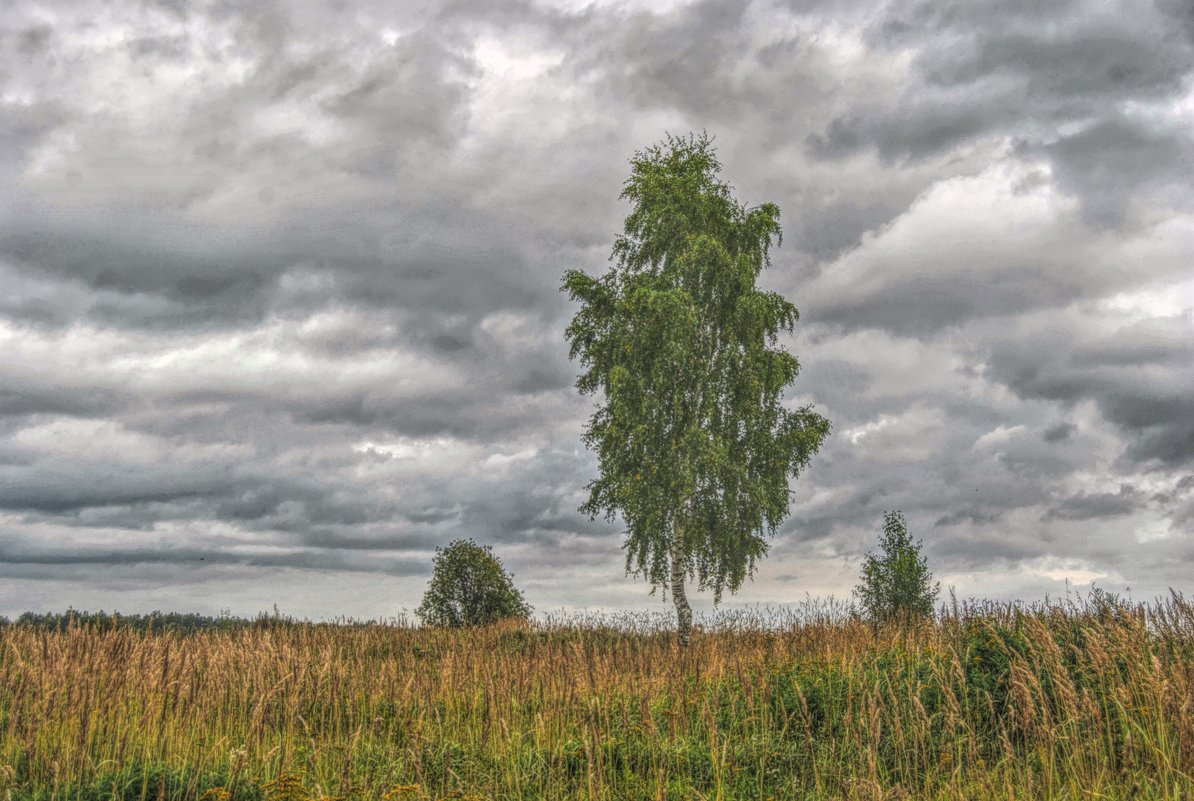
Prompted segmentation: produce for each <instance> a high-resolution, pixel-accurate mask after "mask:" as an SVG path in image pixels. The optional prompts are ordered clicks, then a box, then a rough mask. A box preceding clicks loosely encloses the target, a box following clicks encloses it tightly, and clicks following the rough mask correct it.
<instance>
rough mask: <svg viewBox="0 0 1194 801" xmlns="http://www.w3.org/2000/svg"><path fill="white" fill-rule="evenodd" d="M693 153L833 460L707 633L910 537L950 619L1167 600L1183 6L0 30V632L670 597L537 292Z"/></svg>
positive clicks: (1180, 267) (114, 21)
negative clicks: (1062, 598) (1029, 608)
mask: <svg viewBox="0 0 1194 801" xmlns="http://www.w3.org/2000/svg"><path fill="white" fill-rule="evenodd" d="M702 129H704V130H708V131H709V132H710V133H713V134H715V135H716V137H717V142H718V145H719V147H720V152H721V156H722V160H723V162H724V163H725V165H726V175H727V177H728V178H729V180H731V181H732V182H733V183H734V185H735V187H736V190H737V193H738V195H739V197H740V198H741V199H743V200H744V201H746V202H748V203H752V204H753V203H759V202H763V201H772V202H775V203H777V204H779V205H780V207H781V209H782V210H783V224H784V229H785V234H786V236H785V239H784V245H783V248H782V249H781V250H779V251H778V252H777V254H776V256H777V258H776V261H775V266H774V267H773V269H772V270H771V271H770V272H769V273H768V274H767V275H766V276H765V278H764V280H765V282H766V283H767V284H768V286H769V287H770V288H773V289H777V290H779V291H781V292H783V293H784V294H785V295H787V296H788V297H790V298H791V299H792V300H793V301H794V302H795V303H796V304H797V306H798V307H799V308H800V309H801V311H802V314H803V317H802V322H801V323H800V325H799V328H798V333H797V335H796V336H795V337H794V338H793V339H792V341H791V342H789V343H788V344H789V345H790V347H791V348H792V349H793V350H794V351H795V352H796V353H797V355H798V356H799V357H800V359H801V362H802V364H803V365H804V371H803V373H802V375H801V377H800V378H799V379H798V381H797V384H796V386H795V387H794V389H793V391H792V392H791V393H790V401H791V402H792V403H794V404H803V403H809V402H811V403H815V404H816V405H817V407H818V410H819V411H821V412H822V413H824V414H826V416H828V417H829V418H830V419H831V420H832V421H833V423H834V426H835V430H834V434H833V435H832V437H831V439H830V441H829V443H828V445H827V447H826V448H825V449H824V451H823V452H822V453H821V454H820V455H818V456H817V457H816V458H815V459H814V461H813V464H812V466H811V468H810V469H809V471H808V472H807V474H806V475H805V476H804V477H802V479H801V480H800V481H799V482H798V483H797V484H796V485H794V487H793V488H794V490H795V494H794V496H793V498H794V503H793V510H792V515H791V518H790V519H789V521H788V523H787V524H786V525H785V527H784V528H783V530H782V532H781V534H780V536H779V537H778V538H777V539H776V540H775V542H774V543H773V550H772V555H771V556H770V557H769V559H768V560H767V562H766V563H765V564H764V566H763V568H762V570H761V571H760V573H759V575H758V576H757V577H756V579H755V581H754V582H753V583H752V584H749V585H748V586H747V587H746V588H744V590H743V592H742V593H741V594H740V596H739V597H738V598H736V599H730V602H740V601H745V602H773V603H782V602H788V601H794V600H799V599H802V598H804V597H805V595H806V593H808V594H812V595H825V594H829V593H836V594H838V595H839V596H841V595H843V594H846V593H848V592H849V590H850V587H851V586H852V585H853V583H854V580H855V578H856V575H857V571H858V563H859V559H860V557H861V555H862V553H863V552H864V551H865V550H867V548H869V547H871V546H872V544H873V542H874V540H875V536H876V533H877V530H878V527H879V525H880V523H881V521H882V512H883V511H884V510H886V509H897V508H898V509H902V510H903V511H904V512H905V513H906V515H907V517H908V520H909V523H910V526H911V527H912V529H913V530H914V533H915V534H916V535H917V536H919V537H923V539H924V542H925V544H926V549H927V553H928V556H929V559H930V564H931V566H932V567H933V568H934V569H935V570H936V572H937V574H938V577H939V578H941V579H942V580H943V582H944V583H946V584H953V585H956V587H957V588H958V591H959V594H961V595H971V594H975V595H991V596H997V597H1015V596H1022V597H1033V598H1035V597H1041V596H1043V595H1045V594H1047V593H1048V594H1053V595H1057V594H1059V593H1064V592H1065V589H1066V582H1067V581H1069V582H1070V583H1071V584H1078V585H1082V584H1086V583H1088V582H1090V581H1092V580H1094V581H1097V582H1098V583H1099V584H1101V585H1102V586H1105V587H1107V588H1108V589H1112V590H1122V589H1123V588H1124V587H1131V592H1132V594H1133V595H1134V596H1135V597H1150V596H1151V595H1153V594H1156V593H1161V592H1164V591H1165V590H1166V588H1168V587H1170V586H1173V587H1175V588H1178V589H1186V590H1189V589H1192V588H1191V587H1190V585H1189V581H1188V576H1189V575H1191V568H1192V567H1194V541H1192V540H1191V537H1190V535H1191V533H1194V479H1192V478H1191V476H1192V475H1194V401H1191V398H1194V370H1192V369H1191V367H1192V366H1194V273H1191V267H1190V265H1191V264H1194V186H1192V185H1191V181H1190V176H1191V175H1194V134H1192V133H1191V132H1192V131H1194V14H1192V13H1191V11H1190V8H1189V5H1188V4H1187V3H1182V2H1169V1H1168V0H1157V2H1155V3H1151V4H1141V3H1138V2H1132V3H1128V2H1124V3H1115V2H1110V3H1091V2H1080V1H1079V0H1073V1H1072V2H1062V3H1048V4H1031V3H1018V2H1012V0H1003V1H1002V2H994V1H992V2H977V3H976V2H970V1H967V2H958V3H942V2H932V3H924V4H921V5H915V4H913V5H909V4H890V5H888V4H882V3H867V2H852V3H823V4H818V3H783V2H751V3H747V4H740V5H737V6H727V5H726V4H724V3H718V2H713V1H712V0H708V1H707V2H696V3H678V4H675V5H669V6H666V7H665V6H661V5H659V4H646V3H643V4H641V5H640V4H634V3H620V4H617V5H588V6H576V7H573V6H571V5H569V4H567V3H550V4H549V3H546V2H542V3H536V2H529V1H524V0H511V2H501V3H493V4H486V5H485V7H484V9H483V10H479V9H477V8H472V7H470V4H460V3H451V2H444V3H440V4H431V5H421V6H418V7H414V6H410V7H407V6H404V5H403V4H397V5H395V4H393V3H374V2H369V1H367V0H363V1H362V2H356V3H349V4H344V3H330V4H326V5H316V4H305V5H303V6H302V7H301V8H300V7H299V6H296V5H293V4H283V3H276V4H272V5H271V4H268V3H266V4H256V5H254V7H253V10H252V11H251V12H249V11H243V10H240V9H239V8H237V7H236V6H234V5H228V4H224V3H214V2H213V3H193V4H190V3H188V4H177V3H171V2H165V1H164V0H163V1H162V2H156V3H155V2H124V3H121V2H118V3H98V2H96V3H88V2H80V3H59V4H48V5H41V4H34V3H26V4H22V5H21V6H20V7H18V8H14V9H11V10H10V13H8V14H6V15H5V18H4V19H3V21H0V288H2V291H0V614H13V613H18V612H20V611H22V610H24V609H61V608H64V607H66V606H68V605H73V606H75V607H77V608H80V607H90V608H98V607H105V608H109V609H110V608H113V607H117V608H120V609H122V610H127V611H138V610H148V609H153V608H162V609H182V610H197V611H207V612H211V611H216V610H218V609H222V608H230V609H233V610H234V611H236V612H240V613H252V612H256V611H258V610H259V609H264V608H268V607H269V606H270V605H271V604H274V603H277V604H278V605H279V606H280V607H282V608H283V610H284V611H288V612H292V613H295V614H300V615H308V616H312V617H334V616H337V615H353V616H378V615H391V614H396V613H397V612H398V611H399V610H400V609H401V608H403V607H406V608H410V607H413V606H414V605H416V604H417V603H418V599H419V596H420V594H421V592H422V589H423V587H424V584H425V579H426V576H427V573H428V570H429V565H430V554H431V553H432V551H433V550H434V548H435V547H436V546H437V545H441V544H444V543H446V542H447V541H449V540H450V539H452V538H455V537H459V536H471V537H475V538H476V539H478V540H480V541H484V542H489V543H493V544H495V546H496V548H497V551H498V552H499V554H500V555H502V556H503V558H504V559H505V560H506V562H507V564H508V566H510V567H511V568H512V569H513V571H514V572H515V574H516V581H517V582H518V583H519V584H520V585H521V586H523V587H525V589H526V594H527V597H528V600H529V601H530V602H531V603H532V604H534V605H535V606H536V607H537V608H539V609H541V610H550V609H559V608H577V607H586V606H588V607H605V608H627V607H641V606H645V605H648V604H656V603H658V602H659V601H658V599H652V598H650V597H649V596H647V594H646V588H645V587H644V586H643V585H641V584H637V583H635V582H633V581H632V580H630V579H628V578H626V577H625V576H624V575H623V557H622V555H621V552H620V536H619V530H618V527H617V526H616V525H613V524H606V523H604V522H602V521H597V522H590V521H588V520H586V519H585V518H583V517H582V516H581V515H579V514H578V513H577V511H576V507H577V506H578V504H579V503H580V502H581V500H582V498H583V487H584V485H585V483H586V482H587V481H588V480H589V479H590V478H591V477H592V476H593V471H594V470H595V462H594V459H593V458H592V457H591V455H590V454H588V453H587V452H585V450H584V449H583V446H582V445H581V443H580V431H581V427H582V425H583V422H584V420H585V418H586V416H587V415H588V414H589V412H590V406H589V401H588V400H587V399H583V398H581V397H579V396H578V395H577V393H576V392H575V390H574V389H573V388H572V381H573V378H574V376H575V366H574V365H571V364H569V362H568V360H567V352H566V347H565V343H564V341H563V336H562V331H563V327H564V325H565V324H566V322H567V320H568V318H569V316H570V314H571V311H572V310H571V309H570V308H569V306H568V304H567V302H566V300H565V298H564V297H563V296H561V295H560V294H559V292H558V286H559V280H560V276H561V274H562V272H563V271H564V269H566V268H570V267H581V268H584V269H587V270H589V271H591V272H594V273H596V272H599V271H601V270H603V269H605V266H606V259H607V257H608V255H609V248H610V245H611V244H612V241H613V237H614V236H615V235H616V234H617V233H618V231H619V230H620V227H621V219H622V217H623V216H624V215H625V213H626V211H627V210H626V208H625V207H624V206H623V205H621V204H620V203H619V202H618V200H617V196H618V193H619V191H620V187H621V183H622V181H623V180H624V179H625V177H626V173H627V168H628V164H627V160H628V159H629V157H630V156H631V155H632V154H633V152H634V151H635V150H636V149H637V148H641V147H643V146H646V145H648V144H651V143H652V142H655V141H657V140H659V139H660V138H661V137H662V136H663V134H664V133H665V132H668V131H670V132H673V133H682V132H685V131H688V130H702Z"/></svg>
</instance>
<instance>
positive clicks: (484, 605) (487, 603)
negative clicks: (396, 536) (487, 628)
mask: <svg viewBox="0 0 1194 801" xmlns="http://www.w3.org/2000/svg"><path fill="white" fill-rule="evenodd" d="M415 614H416V615H418V617H419V620H421V621H422V622H423V624H424V625H426V626H448V627H451V628H460V627H464V626H484V625H487V624H489V623H496V622H497V621H499V620H507V619H509V618H518V619H526V618H527V617H529V616H530V614H531V607H530V606H528V605H527V602H526V601H525V600H524V599H523V597H522V593H521V592H519V591H518V589H517V588H516V587H515V586H514V581H513V579H512V578H511V576H510V574H509V573H507V572H506V570H505V568H504V567H503V566H502V562H501V560H500V559H498V558H497V557H496V556H494V555H493V549H492V548H490V546H488V545H478V544H477V543H475V542H473V541H472V540H456V541H454V542H452V543H451V544H449V545H448V547H446V548H436V550H435V559H434V561H433V562H432V570H431V582H430V583H429V584H428V585H427V592H426V593H425V594H424V595H423V602H422V603H421V604H419V608H418V609H416V610H415Z"/></svg>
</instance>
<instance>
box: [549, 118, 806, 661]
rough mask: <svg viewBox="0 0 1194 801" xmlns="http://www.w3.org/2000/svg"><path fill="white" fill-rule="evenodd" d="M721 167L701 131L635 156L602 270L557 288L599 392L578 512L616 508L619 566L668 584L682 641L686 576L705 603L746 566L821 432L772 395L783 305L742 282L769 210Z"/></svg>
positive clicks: (773, 218)
mask: <svg viewBox="0 0 1194 801" xmlns="http://www.w3.org/2000/svg"><path fill="white" fill-rule="evenodd" d="M720 170H721V164H720V163H719V162H718V160H717V157H716V151H715V149H714V147H713V144H712V140H711V139H710V138H709V137H708V136H707V135H704V134H702V135H700V136H693V135H689V136H687V137H679V138H678V137H672V136H668V137H667V139H666V140H665V141H664V142H661V143H659V144H656V145H653V146H652V147H649V148H647V149H646V150H641V151H639V152H637V153H636V154H635V156H634V158H633V159H632V160H631V175H630V178H629V179H628V180H627V181H626V183H625V186H624V189H623V191H622V195H621V197H622V198H623V199H626V200H629V201H630V202H631V203H632V204H633V209H632V211H631V213H630V216H628V217H627V218H626V223H625V230H624V233H623V234H622V235H621V236H619V237H618V238H617V239H616V241H615V243H614V246H613V255H612V256H611V261H612V262H613V266H612V267H611V268H610V269H609V271H608V272H606V273H605V275H603V276H602V277H600V278H594V277H592V276H589V275H587V274H586V273H584V272H582V271H580V270H569V271H568V272H566V273H565V275H564V282H563V287H562V289H563V290H564V291H566V292H568V294H569V296H570V297H571V298H572V299H573V300H576V301H580V303H581V308H580V310H579V311H578V312H577V313H576V316H575V317H574V318H573V320H572V322H571V324H570V325H569V326H568V328H567V331H566V337H567V339H568V341H569V343H570V346H571V351H570V356H571V358H573V359H579V361H580V363H581V365H582V367H583V368H584V369H583V372H582V373H581V375H580V377H579V378H578V379H577V382H576V386H577V389H579V390H580V392H581V393H583V394H593V395H595V394H597V393H598V392H600V393H602V395H603V396H604V403H602V404H600V405H599V406H598V408H597V410H596V411H595V412H594V414H593V415H592V417H591V418H590V420H589V422H588V425H587V427H586V429H585V434H584V441H585V444H586V445H588V446H589V447H590V448H593V449H594V450H595V451H596V452H597V456H598V460H599V471H600V475H599V476H598V478H596V479H595V480H593V481H592V482H591V483H590V484H589V485H588V490H589V498H588V501H587V502H586V503H585V504H584V505H583V506H581V507H580V510H581V511H582V512H585V513H587V514H588V515H589V516H590V518H591V519H595V518H596V517H597V515H599V514H602V515H604V517H605V518H606V519H607V520H612V519H613V517H614V515H615V514H617V513H619V512H620V513H621V515H622V517H623V520H624V522H625V524H626V532H625V543H624V547H625V549H626V571H627V573H630V574H634V575H637V576H640V577H643V578H645V579H646V580H647V581H649V582H650V583H651V585H652V592H654V591H655V590H656V589H658V588H660V587H668V588H670V590H671V594H672V601H673V603H674V604H675V607H676V617H677V622H678V631H679V641H680V643H681V644H682V645H687V643H688V641H689V638H690V635H691V630H692V610H691V608H690V607H689V604H688V598H687V594H686V591H685V587H684V581H685V579H686V578H692V579H695V580H696V581H697V582H698V587H699V589H701V590H712V591H713V594H714V601H715V602H719V601H720V600H721V595H722V593H723V592H724V591H725V590H727V589H728V590H729V591H730V592H734V591H736V590H737V589H738V588H739V587H740V586H741V585H742V582H743V580H744V579H745V578H747V577H748V576H750V575H752V573H753V571H754V569H755V564H756V562H757V560H758V559H759V558H760V557H762V556H763V555H764V554H765V553H766V552H767V542H766V539H765V537H766V536H770V535H773V534H774V533H775V529H776V527H777V526H778V525H779V523H780V522H781V521H782V519H783V518H784V517H785V516H786V515H787V512H788V504H789V489H788V478H789V477H795V476H797V475H798V474H799V473H800V471H801V469H803V468H804V467H805V466H807V464H808V462H809V459H810V457H811V456H812V455H813V453H815V452H816V451H817V449H818V448H819V447H820V445H821V442H822V440H823V439H824V438H825V436H826V435H827V434H828V433H829V421H827V420H826V419H825V418H823V417H821V416H820V415H818V414H816V413H815V412H813V411H812V409H811V407H807V406H806V407H802V408H798V409H788V408H785V407H784V406H783V405H782V404H781V402H780V401H781V396H782V394H783V390H784V388H785V387H787V386H788V385H789V384H791V383H792V381H793V380H794V379H795V378H796V374H797V372H798V371H799V369H800V365H799V363H798V362H797V360H796V357H795V356H793V355H792V354H791V353H789V352H788V351H786V350H785V349H784V348H782V347H777V346H776V341H777V339H778V337H779V335H780V334H781V333H783V332H788V333H790V332H791V331H792V329H793V326H794V325H795V323H796V320H797V317H798V313H797V311H796V308H795V306H793V305H792V304H791V303H789V302H788V301H787V300H785V299H784V298H783V297H781V296H780V295H778V294H776V293H774V292H764V291H761V290H759V289H757V288H756V286H755V281H756V279H757V278H758V277H759V274H760V272H761V271H762V270H763V268H764V267H767V266H770V248H771V245H772V242H773V241H775V242H776V243H777V244H778V242H779V240H780V237H781V231H780V225H779V208H778V207H776V206H775V205H774V204H771V203H765V204H763V205H761V206H756V207H753V208H747V207H746V206H744V205H742V204H741V203H739V202H738V201H737V200H735V199H734V197H733V194H732V190H731V187H730V186H729V185H728V184H727V183H725V182H723V181H721V180H719V178H718V173H719V172H720Z"/></svg>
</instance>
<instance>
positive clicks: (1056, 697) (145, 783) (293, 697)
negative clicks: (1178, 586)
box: [0, 597, 1194, 801]
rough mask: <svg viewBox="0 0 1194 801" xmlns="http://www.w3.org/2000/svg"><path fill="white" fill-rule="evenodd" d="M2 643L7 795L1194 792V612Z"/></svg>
mask: <svg viewBox="0 0 1194 801" xmlns="http://www.w3.org/2000/svg"><path fill="white" fill-rule="evenodd" d="M673 640H674V638H673V637H672V636H671V635H669V634H668V633H667V632H666V631H662V630H661V629H660V627H659V626H658V625H656V623H655V622H653V621H649V620H647V621H645V620H644V619H642V618H627V619H623V620H620V621H610V620H608V619H604V620H602V619H592V620H587V621H577V620H575V619H574V620H570V621H554V622H548V623H545V624H538V625H536V626H532V627H526V626H512V625H503V626H496V627H492V628H488V629H484V630H476V631H464V632H454V631H442V630H418V629H415V628H410V627H404V626H382V625H375V626H368V627H336V626H328V625H312V624H294V625H276V626H268V627H266V626H258V627H252V626H246V627H241V628H238V629H234V630H231V631H222V632H201V633H197V634H193V635H180V634H172V633H167V634H152V633H150V634H143V633H136V632H133V631H130V630H127V629H121V628H118V627H117V628H112V627H94V626H88V627H72V628H70V629H68V630H66V631H59V632H54V631H45V630H38V629H35V628H31V627H25V626H8V627H5V628H3V629H2V630H0V797H5V798H11V799H23V798H45V799H64V801H65V799H79V800H80V801H82V800H83V799H97V800H98V799H111V798H137V799H167V798H179V799H182V798H186V799H192V798H201V797H206V798H207V799H210V801H228V799H241V798H244V799H256V798H267V799H279V800H280V799H299V798H319V797H334V796H340V797H344V798H350V797H351V798H357V797H359V798H366V799H378V798H383V797H384V798H387V799H398V798H409V799H415V798H418V799H438V798H441V797H456V798H467V797H473V798H477V799H575V798H581V799H623V798H624V799H737V798H743V799H746V798H750V799H768V798H774V799H788V798H791V799H804V798H809V799H812V798H818V799H820V798H843V799H847V798H848V799H922V798H925V799H987V798H990V799H996V798H998V799H1049V798H1067V799H1068V798H1072V799H1087V798H1113V799H1114V798H1122V799H1128V798H1132V799H1136V798H1142V799H1148V798H1153V799H1191V798H1194V778H1192V775H1194V714H1192V712H1194V710H1192V707H1191V704H1192V701H1194V608H1192V607H1191V605H1190V604H1188V603H1186V602H1185V601H1184V600H1182V599H1181V598H1180V597H1174V598H1171V599H1169V600H1167V601H1164V602H1159V603H1156V604H1153V605H1150V606H1147V607H1145V606H1135V607H1125V606H1123V605H1119V604H1114V603H1112V604H1108V603H1104V602H1100V603H1097V604H1093V605H1088V606H1085V607H1081V608H1078V607H1074V606H1068V607H1058V606H1052V607H1041V608H1036V609H1027V610H1025V609H1018V608H1014V607H998V606H993V607H988V608H984V609H976V608H973V607H971V608H961V609H959V608H954V609H952V610H949V611H947V612H946V613H945V614H944V615H943V616H942V617H941V619H940V620H939V621H938V622H936V623H934V624H931V625H925V626H922V627H918V628H915V629H897V628H892V629H888V630H883V631H875V630H873V629H872V628H871V627H869V626H868V625H866V624H864V623H861V622H856V621H850V620H848V619H842V618H841V617H840V616H834V615H814V616H808V615H804V616H792V617H789V618H783V617H782V616H779V615H778V613H775V614H772V615H770V616H769V615H767V614H753V615H752V614H739V615H736V616H723V617H722V618H721V619H720V620H718V621H716V622H715V623H714V624H712V625H711V626H710V627H709V628H707V629H706V630H704V631H700V632H698V634H697V636H696V637H695V638H694V641H693V644H692V647H691V648H690V649H688V650H687V651H686V652H681V651H678V650H677V649H676V647H675V645H674V641H673Z"/></svg>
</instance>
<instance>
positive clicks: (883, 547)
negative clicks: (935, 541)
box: [854, 512, 941, 623]
mask: <svg viewBox="0 0 1194 801" xmlns="http://www.w3.org/2000/svg"><path fill="white" fill-rule="evenodd" d="M920 547H921V543H920V542H919V541H917V542H913V541H912V537H911V536H910V535H909V534H908V528H907V526H906V524H905V522H904V515H903V514H901V513H900V512H884V513H883V534H882V535H881V536H880V537H879V549H880V553H879V554H878V555H876V554H873V553H868V554H867V555H866V558H864V559H863V562H862V574H861V575H860V576H859V579H860V581H861V583H860V584H859V585H858V586H857V587H855V588H854V594H855V596H856V597H857V598H858V600H859V602H860V603H861V604H862V607H863V609H864V610H865V612H866V614H867V616H868V617H870V618H871V620H873V621H875V622H876V623H887V622H891V621H905V620H909V619H917V618H926V617H929V616H930V615H932V614H933V605H934V604H935V603H936V601H937V594H938V593H939V592H940V589H941V588H940V585H939V584H935V583H933V575H932V573H930V572H929V568H928V565H927V564H926V562H925V558H924V557H923V556H922V555H921V553H920Z"/></svg>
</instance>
